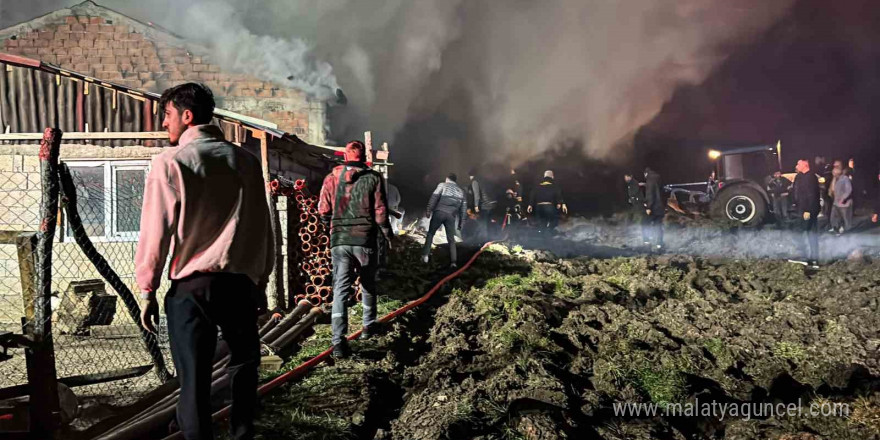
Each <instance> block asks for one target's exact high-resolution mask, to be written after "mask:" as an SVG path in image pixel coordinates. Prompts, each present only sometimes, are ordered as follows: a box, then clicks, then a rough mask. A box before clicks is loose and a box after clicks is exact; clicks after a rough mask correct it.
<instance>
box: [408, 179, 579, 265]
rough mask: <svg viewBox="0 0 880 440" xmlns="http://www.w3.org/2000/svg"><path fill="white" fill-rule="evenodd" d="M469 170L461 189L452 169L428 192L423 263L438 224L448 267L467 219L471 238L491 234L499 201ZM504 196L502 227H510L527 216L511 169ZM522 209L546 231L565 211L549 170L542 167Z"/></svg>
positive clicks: (479, 239)
mask: <svg viewBox="0 0 880 440" xmlns="http://www.w3.org/2000/svg"><path fill="white" fill-rule="evenodd" d="M468 174H469V176H468V177H469V179H470V182H469V183H468V184H467V186H466V187H465V188H464V189H462V188H461V187H460V186H459V185H458V177H457V176H456V175H455V173H450V174H449V175H448V176H446V180H445V181H443V182H440V183H439V184H438V185H437V187H436V188H435V189H434V192H433V193H431V197H430V199H429V200H428V207H427V209H426V210H425V217H427V218H429V219H430V223H429V225H428V235H427V237H426V238H425V245H424V248H423V250H422V261H423V262H425V263H428V261H429V260H430V254H431V245H432V243H433V242H434V235H435V234H436V233H437V231H438V230H439V229H440V228H441V227H443V228H445V231H446V241H447V242H448V243H449V256H450V260H451V263H450V267H451V268H456V267H457V263H456V261H457V260H456V258H457V254H456V245H455V236H456V232H457V233H458V234H461V233H462V230H463V227H464V224H465V223H466V222H467V220H468V219H473V220H474V222H473V223H472V224H473V231H472V232H471V233H470V234H468V235H469V237H470V238H472V239H473V240H472V241H475V242H485V241H488V240H489V239H490V237H491V236H492V235H493V230H492V229H493V228H492V220H493V219H494V217H493V215H494V213H495V212H496V211H497V210H498V209H499V208H500V207H499V203H498V201H497V200H496V199H495V198H494V197H493V195H492V193H493V191H491V190H490V189H489V185H487V184H486V183H485V182H484V181H483V180H482V179H481V178H480V177H479V176H478V173H477V172H476V170H471V171H470V172H469V173H468ZM504 199H505V204H504V206H503V208H504V218H503V219H502V220H501V224H502V227H504V228H507V227H510V228H513V227H515V226H516V225H519V224H522V223H524V222H525V221H526V216H525V215H524V214H523V212H522V211H523V210H522V208H521V203H522V185H521V183H520V182H519V178H518V177H517V175H516V172H515V171H513V170H511V178H510V182H509V184H508V185H507V188H506V189H505V193H504ZM525 212H526V213H528V214H534V223H535V225H536V226H537V228H538V232H539V233H542V234H548V235H549V234H552V233H553V231H554V230H555V229H556V227H557V225H558V224H559V218H560V215H562V214H568V205H566V204H565V200H564V199H563V198H562V190H561V188H560V187H559V185H557V184H556V181H555V175H554V173H553V171H552V170H547V171H545V172H544V177H543V178H542V179H541V181H540V182H539V183H538V184H537V185H536V186H535V188H534V189H533V190H532V193H531V196H530V198H529V203H528V205H527V207H526V209H525Z"/></svg>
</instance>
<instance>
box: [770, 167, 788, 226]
mask: <svg viewBox="0 0 880 440" xmlns="http://www.w3.org/2000/svg"><path fill="white" fill-rule="evenodd" d="M789 191H791V181H790V180H788V179H786V178H785V177H782V171H776V172H775V173H773V178H771V179H770V182H769V183H767V192H768V193H769V194H770V197H771V198H772V199H773V214H774V215H775V216H776V222H777V223H779V224H783V223H785V220H786V219H788V192H789Z"/></svg>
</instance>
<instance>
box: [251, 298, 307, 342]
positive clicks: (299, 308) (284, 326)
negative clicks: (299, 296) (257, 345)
mask: <svg viewBox="0 0 880 440" xmlns="http://www.w3.org/2000/svg"><path fill="white" fill-rule="evenodd" d="M310 307H311V305H310V303H309V302H308V301H297V304H296V308H294V309H293V310H292V311H291V312H290V314H288V315H287V316H285V317H284V319H282V320H281V322H279V323H278V325H277V326H275V328H274V329H272V331H270V332H269V333H267V334H266V337H265V338H263V340H264V342H263V343H264V344H266V345H270V344H271V343H272V342H275V340H276V339H277V338H278V336H281V335H283V334H284V333H285V332H286V331H287V330H288V329H290V327H291V326H293V325H294V324H296V322H297V321H299V320H300V319H301V318H302V317H303V315H305V314H306V313H308V311H309V308H310Z"/></svg>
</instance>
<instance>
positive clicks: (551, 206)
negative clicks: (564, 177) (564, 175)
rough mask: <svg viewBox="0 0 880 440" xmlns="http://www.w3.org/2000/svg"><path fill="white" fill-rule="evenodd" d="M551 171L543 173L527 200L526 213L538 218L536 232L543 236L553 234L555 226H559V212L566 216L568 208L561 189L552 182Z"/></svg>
mask: <svg viewBox="0 0 880 440" xmlns="http://www.w3.org/2000/svg"><path fill="white" fill-rule="evenodd" d="M554 177H555V176H554V175H553V171H551V170H547V171H544V178H543V179H542V180H541V183H539V184H538V186H537V187H536V188H535V189H534V190H532V197H531V198H530V199H529V207H528V209H527V210H528V212H529V213H532V211H535V216H536V217H537V218H538V231H539V232H542V233H545V234H548V235H550V234H553V231H555V230H556V226H557V225H558V224H559V211H560V210H561V211H562V213H563V214H568V206H566V205H565V201H564V200H563V199H562V189H560V188H559V187H558V186H556V184H555V182H554Z"/></svg>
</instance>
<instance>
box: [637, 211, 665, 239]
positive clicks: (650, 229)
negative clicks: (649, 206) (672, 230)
mask: <svg viewBox="0 0 880 440" xmlns="http://www.w3.org/2000/svg"><path fill="white" fill-rule="evenodd" d="M664 216H665V213H663V212H661V213H660V214H656V213H654V212H651V214H650V215H646V216H645V218H644V219H643V220H642V238H643V239H644V240H645V241H647V242H649V243H651V244H654V245H660V246H663V217H664Z"/></svg>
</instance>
